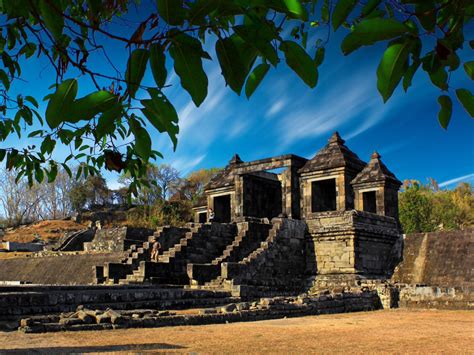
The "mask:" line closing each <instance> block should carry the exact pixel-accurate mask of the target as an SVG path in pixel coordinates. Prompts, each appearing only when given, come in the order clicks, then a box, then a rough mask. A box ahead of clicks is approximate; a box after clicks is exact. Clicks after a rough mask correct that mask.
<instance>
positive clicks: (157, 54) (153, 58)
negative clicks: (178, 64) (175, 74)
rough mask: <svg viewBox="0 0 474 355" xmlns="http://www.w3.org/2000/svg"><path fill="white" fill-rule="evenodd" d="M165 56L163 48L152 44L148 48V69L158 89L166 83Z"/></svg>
mask: <svg viewBox="0 0 474 355" xmlns="http://www.w3.org/2000/svg"><path fill="white" fill-rule="evenodd" d="M165 63H166V56H165V53H164V50H163V47H162V46H161V45H159V44H153V45H152V46H151V47H150V67H151V72H152V74H153V78H154V79H155V82H156V85H158V86H159V87H160V88H161V87H163V86H164V85H165V83H166V76H167V74H168V73H167V71H166V65H165Z"/></svg>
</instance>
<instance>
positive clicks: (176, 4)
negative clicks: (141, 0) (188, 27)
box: [156, 0, 186, 26]
mask: <svg viewBox="0 0 474 355" xmlns="http://www.w3.org/2000/svg"><path fill="white" fill-rule="evenodd" d="M156 5H157V7H158V13H159V14H160V16H161V17H162V18H163V20H165V21H166V22H167V23H169V24H170V25H173V26H178V25H182V24H183V22H184V19H185V18H186V11H185V9H184V2H183V0H156Z"/></svg>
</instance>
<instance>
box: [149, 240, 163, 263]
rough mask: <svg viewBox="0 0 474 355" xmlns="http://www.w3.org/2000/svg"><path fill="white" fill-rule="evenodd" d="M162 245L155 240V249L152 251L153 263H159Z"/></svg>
mask: <svg viewBox="0 0 474 355" xmlns="http://www.w3.org/2000/svg"><path fill="white" fill-rule="evenodd" d="M160 248H161V244H160V242H158V241H157V240H156V239H154V240H153V247H152V249H151V261H155V262H158V254H159V252H160Z"/></svg>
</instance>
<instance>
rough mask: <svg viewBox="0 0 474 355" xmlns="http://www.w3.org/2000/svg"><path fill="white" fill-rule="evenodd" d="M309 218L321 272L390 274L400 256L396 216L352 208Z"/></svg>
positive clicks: (371, 274) (317, 264)
mask: <svg viewBox="0 0 474 355" xmlns="http://www.w3.org/2000/svg"><path fill="white" fill-rule="evenodd" d="M306 222H307V224H308V229H309V233H310V234H311V237H312V240H313V243H314V246H313V250H314V252H315V259H316V267H317V272H318V274H335V275H337V274H357V275H361V276H364V277H390V275H391V274H392V272H393V269H394V268H395V266H396V265H397V264H398V262H399V260H400V257H401V255H400V254H401V234H400V230H399V228H398V223H397V221H396V220H395V219H394V218H391V217H386V216H379V215H376V214H373V213H367V212H361V211H355V210H352V211H334V212H322V213H317V214H313V215H312V216H311V218H310V219H307V220H306Z"/></svg>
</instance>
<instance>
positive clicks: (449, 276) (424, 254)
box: [392, 229, 474, 287]
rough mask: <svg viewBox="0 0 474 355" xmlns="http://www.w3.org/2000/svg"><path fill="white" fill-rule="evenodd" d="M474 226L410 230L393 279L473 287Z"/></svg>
mask: <svg viewBox="0 0 474 355" xmlns="http://www.w3.org/2000/svg"><path fill="white" fill-rule="evenodd" d="M473 255H474V229H470V230H464V231H445V232H433V233H417V234H409V235H407V236H406V237H405V238H404V250H403V261H402V262H401V263H400V265H399V266H398V267H397V268H396V270H395V273H394V275H393V278H392V280H393V281H394V282H399V283H404V284H424V285H430V286H445V287H454V286H457V287H474V258H473Z"/></svg>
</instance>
